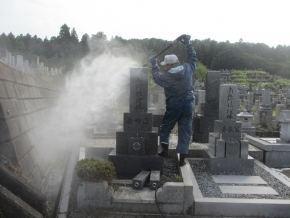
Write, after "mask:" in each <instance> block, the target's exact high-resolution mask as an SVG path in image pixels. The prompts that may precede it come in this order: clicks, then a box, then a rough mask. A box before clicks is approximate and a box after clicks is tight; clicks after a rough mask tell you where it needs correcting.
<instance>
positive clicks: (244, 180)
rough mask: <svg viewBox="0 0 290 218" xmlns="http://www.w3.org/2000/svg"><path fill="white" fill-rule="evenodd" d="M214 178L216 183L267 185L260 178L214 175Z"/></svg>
mask: <svg viewBox="0 0 290 218" xmlns="http://www.w3.org/2000/svg"><path fill="white" fill-rule="evenodd" d="M212 178H213V180H214V181H215V182H216V183H233V184H267V182H265V181H264V180H263V179H262V178H261V177H260V176H234V175H214V176H212Z"/></svg>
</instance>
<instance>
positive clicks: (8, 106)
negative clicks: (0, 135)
mask: <svg viewBox="0 0 290 218" xmlns="http://www.w3.org/2000/svg"><path fill="white" fill-rule="evenodd" d="M0 107H2V111H1V109H0V118H5V119H7V118H10V117H14V116H17V115H18V114H19V113H18V110H17V107H16V104H15V101H13V100H1V101H0Z"/></svg>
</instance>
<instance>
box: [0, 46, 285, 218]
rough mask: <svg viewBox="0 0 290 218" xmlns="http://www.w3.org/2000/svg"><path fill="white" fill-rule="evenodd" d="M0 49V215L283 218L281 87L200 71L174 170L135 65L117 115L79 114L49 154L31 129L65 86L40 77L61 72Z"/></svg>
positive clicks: (158, 101)
mask: <svg viewBox="0 0 290 218" xmlns="http://www.w3.org/2000/svg"><path fill="white" fill-rule="evenodd" d="M0 54H1V56H0V58H1V60H0V98H1V99H0V104H1V107H0V109H1V113H0V119H1V123H0V125H1V133H0V143H1V145H0V161H1V164H0V205H1V206H0V209H1V210H0V215H1V213H2V212H3V213H5V214H7V215H6V217H71V218H77V217H93V216H94V215H96V217H97V214H101V213H104V214H120V216H121V215H122V214H136V213H138V214H141V215H148V214H149V215H152V217H153V216H156V217H161V216H166V217H171V216H172V217H195V216H207V217H290V209H289V208H290V179H289V177H290V175H289V172H290V170H289V168H290V87H286V86H282V85H279V86H277V87H276V89H275V90H274V91H273V90H270V89H269V88H267V87H263V88H262V87H261V86H259V87H257V86H255V83H253V84H251V85H249V87H247V86H241V85H240V84H239V83H236V82H237V81H240V80H239V79H237V76H235V75H234V74H231V72H229V71H208V72H207V73H206V78H205V81H204V82H200V81H195V84H194V94H195V102H194V103H195V106H194V128H193V133H192V142H191V144H190V149H189V153H188V155H187V157H186V160H185V161H186V164H185V165H184V166H180V167H179V166H178V158H179V155H177V154H176V153H175V147H176V135H175V134H172V136H171V144H170V146H169V148H170V149H169V154H170V155H169V158H167V159H166V158H163V157H160V156H158V155H157V153H158V150H160V145H159V142H158V141H159V140H158V137H159V136H158V133H159V127H160V124H161V122H162V118H163V115H164V112H165V102H164V101H165V99H164V94H163V91H162V89H160V87H157V88H156V89H155V90H154V92H151V93H150V92H149V90H148V87H149V83H151V81H150V80H149V76H148V75H149V70H148V69H147V68H145V67H139V68H138V67H135V68H133V67H132V68H130V69H128V71H129V77H128V78H127V79H128V80H129V81H128V82H129V83H128V84H129V86H128V89H129V90H128V93H129V94H128V96H127V97H128V105H127V109H128V110H126V111H122V112H121V115H120V112H118V111H120V110H118V108H116V107H117V106H116V104H115V103H114V102H109V103H108V105H110V106H112V107H108V108H105V109H104V112H102V114H105V111H106V112H108V113H106V116H105V115H103V116H101V115H100V116H99V118H98V121H96V120H95V116H96V114H95V111H93V110H91V111H87V112H86V114H85V115H84V116H86V117H87V120H88V122H87V123H86V124H85V125H84V126H83V129H81V131H79V129H76V130H75V131H74V132H70V133H69V136H70V137H68V139H66V140H62V143H64V144H65V146H64V147H63V148H60V147H57V150H55V149H56V148H54V147H53V143H49V144H45V142H44V141H45V140H44V138H45V135H42V134H41V132H44V133H45V134H48V133H47V132H48V129H47V128H48V126H50V125H54V123H50V118H51V116H52V115H54V114H59V113H60V111H59V110H58V104H59V100H60V98H61V96H62V94H63V93H64V92H65V90H64V89H63V88H61V87H59V86H57V85H55V84H53V83H50V82H47V81H44V80H42V79H41V75H43V74H47V75H52V76H53V75H55V74H61V72H60V71H59V70H57V69H51V70H50V71H48V68H46V67H45V66H43V64H41V63H39V60H38V58H37V57H35V60H34V61H33V62H32V63H30V64H29V63H28V62H27V61H23V58H21V57H20V56H17V58H16V59H15V57H13V56H11V54H9V53H8V51H7V50H6V51H2V50H1V53H0ZM244 76H247V77H248V78H250V79H252V80H254V79H257V80H265V81H274V80H276V79H277V78H274V76H270V75H268V74H262V73H260V74H251V73H248V74H246V75H244ZM231 81H234V82H231ZM69 106H71V105H69ZM274 111H275V113H274ZM118 113H119V114H118ZM119 116H121V117H122V122H121V121H120V120H119ZM42 130H44V131H42ZM49 130H50V129H49ZM78 134H82V140H81V141H79V140H77V138H76V136H77V135H78ZM58 135H60V136H61V139H63V138H66V136H67V135H66V133H65V132H52V137H50V140H52V142H53V140H54V138H57V136H58ZM62 137H63V138H62ZM62 149H63V150H64V151H65V152H61V150H62ZM48 155H51V156H53V158H54V160H51V159H47V158H45V157H47V156H48ZM55 160H57V161H55ZM84 160H85V161H88V162H85V161H84ZM93 160H101V161H100V162H98V163H99V165H98V166H99V168H100V171H98V172H95V171H92V169H91V168H90V165H89V164H93V162H90V161H93ZM81 161H83V162H81ZM102 161H104V163H106V164H109V165H105V164H104V165H101V164H100V163H102ZM80 163H83V165H81V164H80ZM78 164H79V165H78ZM77 165H78V166H80V167H83V168H82V169H83V170H84V171H82V173H79V172H80V171H78V172H76V171H77V170H76V168H77V167H76V166H77ZM107 166H110V167H107ZM19 169H20V170H19ZM112 169H113V170H112ZM85 170H88V171H85ZM94 173H95V174H94ZM102 173H103V174H104V175H106V176H107V177H106V176H104V175H103V177H102V175H101V174H102ZM108 175H110V176H111V175H112V178H111V177H110V179H108ZM287 175H288V176H287ZM94 176H95V177H94ZM88 178H90V179H88ZM100 178H101V179H100ZM102 178H107V179H102ZM0 217H1V216H0Z"/></svg>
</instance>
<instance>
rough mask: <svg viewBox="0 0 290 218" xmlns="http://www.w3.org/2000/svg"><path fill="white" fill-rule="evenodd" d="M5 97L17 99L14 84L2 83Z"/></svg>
mask: <svg viewBox="0 0 290 218" xmlns="http://www.w3.org/2000/svg"><path fill="white" fill-rule="evenodd" d="M4 84H5V87H6V91H7V95H8V97H9V98H17V95H16V91H15V89H14V84H13V83H11V82H4Z"/></svg>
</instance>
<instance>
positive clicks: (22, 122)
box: [17, 116, 28, 133]
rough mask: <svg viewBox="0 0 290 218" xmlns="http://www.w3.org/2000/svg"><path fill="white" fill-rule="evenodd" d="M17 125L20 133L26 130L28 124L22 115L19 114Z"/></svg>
mask: <svg viewBox="0 0 290 218" xmlns="http://www.w3.org/2000/svg"><path fill="white" fill-rule="evenodd" d="M17 121H18V125H19V127H20V130H21V132H22V133H25V132H26V131H27V130H28V124H27V122H26V119H25V117H24V116H20V117H18V118H17Z"/></svg>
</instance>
